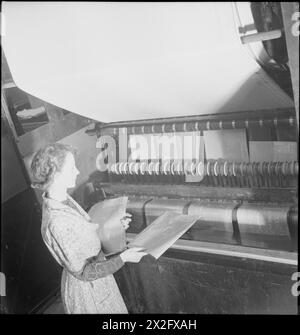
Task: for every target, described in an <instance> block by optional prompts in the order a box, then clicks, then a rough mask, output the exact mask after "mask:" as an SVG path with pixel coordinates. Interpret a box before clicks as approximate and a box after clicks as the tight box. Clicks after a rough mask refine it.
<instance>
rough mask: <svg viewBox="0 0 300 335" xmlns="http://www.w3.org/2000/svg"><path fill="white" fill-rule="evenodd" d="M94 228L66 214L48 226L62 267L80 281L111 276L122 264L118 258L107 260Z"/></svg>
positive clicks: (57, 217)
mask: <svg viewBox="0 0 300 335" xmlns="http://www.w3.org/2000/svg"><path fill="white" fill-rule="evenodd" d="M94 227H95V226H94V224H92V225H91V224H90V223H89V222H86V224H85V222H84V223H82V222H79V223H78V222H77V221H76V219H75V220H72V217H69V216H65V215H59V216H56V217H54V218H53V220H52V224H51V225H50V233H51V237H52V249H53V250H54V252H55V254H56V256H57V257H58V258H59V259H60V262H61V264H62V265H63V266H64V267H65V268H66V269H67V270H68V271H69V272H70V273H71V274H72V275H73V276H75V277H76V278H77V279H79V280H82V281H93V280H96V279H98V278H101V277H105V276H107V275H110V274H113V273H114V272H116V271H118V270H119V269H120V268H121V267H122V266H123V265H124V262H123V261H122V259H121V257H120V256H119V255H118V256H114V257H111V258H110V259H108V260H106V258H105V256H104V254H103V252H102V251H101V245H100V241H99V239H98V236H97V234H96V232H95V228H94Z"/></svg>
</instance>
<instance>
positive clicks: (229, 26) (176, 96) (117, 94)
mask: <svg viewBox="0 0 300 335" xmlns="http://www.w3.org/2000/svg"><path fill="white" fill-rule="evenodd" d="M247 6H248V7H247ZM241 7H245V10H246V11H248V13H250V14H251V11H250V3H244V4H243V3H239V8H241ZM246 7H247V8H246ZM2 14H3V17H4V18H5V32H4V36H3V37H2V40H1V42H2V46H3V49H4V52H5V56H6V58H7V61H8V65H9V67H10V70H11V73H12V76H13V79H14V81H15V83H16V85H17V86H18V87H20V88H21V89H22V90H24V91H26V92H28V93H29V94H31V95H33V96H36V97H38V98H40V99H43V100H45V101H46V102H49V103H52V104H54V105H57V106H59V107H61V108H64V109H66V110H69V111H71V112H74V113H78V114H81V115H84V116H86V117H89V118H92V119H95V120H98V121H103V122H112V121H122V120H135V119H146V118H157V117H171V116H173V117H174V116H184V115H199V114H211V113H216V112H235V111H242V110H257V109H264V108H265V109H270V108H280V107H293V105H294V104H293V101H292V100H291V99H290V98H289V97H288V96H287V95H286V94H285V93H284V92H283V91H282V90H281V89H280V88H279V87H278V85H277V84H275V83H274V82H273V80H271V79H270V78H269V77H268V75H267V74H266V73H265V72H264V71H263V70H262V69H261V67H260V66H259V64H258V63H257V62H256V60H255V59H254V57H253V54H251V52H249V46H247V45H243V44H242V43H241V41H240V38H239V33H238V28H239V26H238V20H237V17H236V13H235V12H234V4H233V3H231V2H223V3H222V2H216V3H214V2H204V3H200V2H189V3H184V2H178V3H137V2H136V3H109V2H107V3H106V2H9V1H7V2H3V4H2Z"/></svg>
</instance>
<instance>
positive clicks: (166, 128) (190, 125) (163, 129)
mask: <svg viewBox="0 0 300 335" xmlns="http://www.w3.org/2000/svg"><path fill="white" fill-rule="evenodd" d="M278 124H282V125H289V126H292V127H293V126H294V125H295V119H294V118H293V117H290V118H288V119H277V118H274V119H271V120H264V119H259V120H230V121H228V120H221V121H195V122H184V123H163V124H155V125H154V124H153V125H143V126H132V127H126V130H127V132H128V134H149V133H169V132H179V131H183V132H185V131H201V130H222V129H242V128H249V126H253V125H259V126H260V127H264V126H275V127H277V126H278ZM113 133H114V134H115V135H117V133H118V128H113Z"/></svg>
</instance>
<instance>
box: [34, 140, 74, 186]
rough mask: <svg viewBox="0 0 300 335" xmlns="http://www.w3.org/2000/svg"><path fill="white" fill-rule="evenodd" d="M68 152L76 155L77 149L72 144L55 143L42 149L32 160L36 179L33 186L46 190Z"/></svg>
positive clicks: (59, 169)
mask: <svg viewBox="0 0 300 335" xmlns="http://www.w3.org/2000/svg"><path fill="white" fill-rule="evenodd" d="M68 153H72V154H73V155H76V153H77V151H76V149H75V148H73V147H72V146H70V145H66V144H61V143H54V144H49V145H47V146H46V147H44V148H42V149H40V150H39V151H38V152H37V153H36V154H35V155H34V157H33V159H32V162H31V173H32V176H33V178H34V179H35V181H34V182H33V183H32V184H31V186H32V187H33V188H39V189H42V190H46V189H47V188H48V187H49V186H50V185H51V183H52V181H53V177H54V175H55V173H56V172H57V171H61V169H62V167H63V165H64V162H65V158H66V156H67V154H68Z"/></svg>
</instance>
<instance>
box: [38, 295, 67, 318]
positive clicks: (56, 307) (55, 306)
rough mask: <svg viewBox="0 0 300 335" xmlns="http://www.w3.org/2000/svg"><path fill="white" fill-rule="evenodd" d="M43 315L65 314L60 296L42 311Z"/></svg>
mask: <svg viewBox="0 0 300 335" xmlns="http://www.w3.org/2000/svg"><path fill="white" fill-rule="evenodd" d="M41 314H65V313H64V309H63V304H62V301H61V297H60V296H59V295H58V296H56V297H55V298H54V299H53V300H52V301H51V302H50V303H49V304H48V305H47V307H46V308H44V309H43V311H41Z"/></svg>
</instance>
